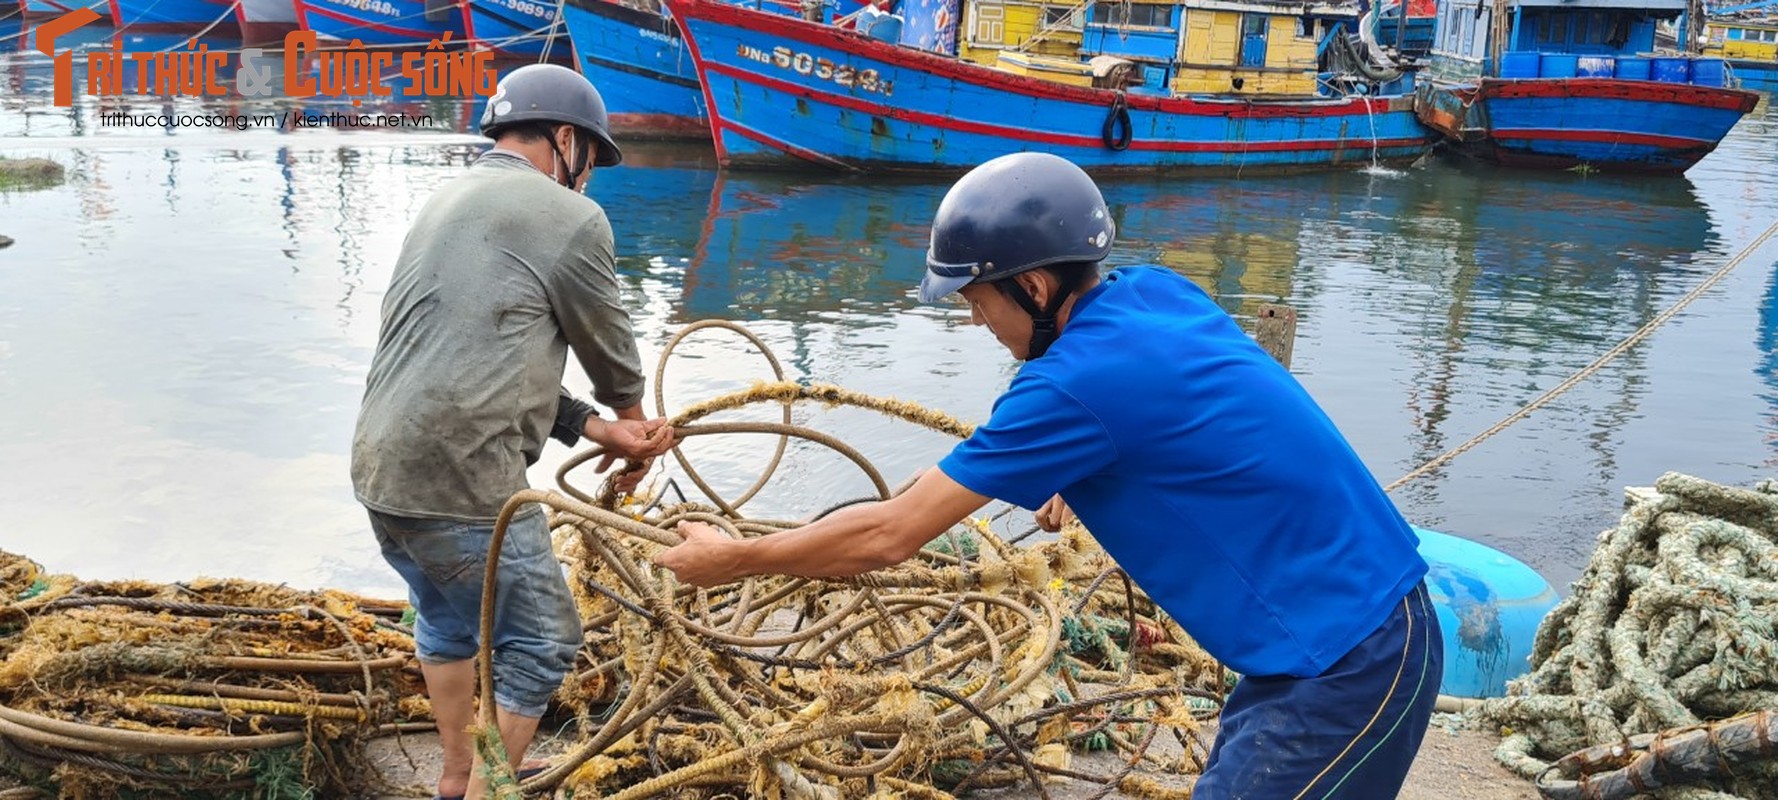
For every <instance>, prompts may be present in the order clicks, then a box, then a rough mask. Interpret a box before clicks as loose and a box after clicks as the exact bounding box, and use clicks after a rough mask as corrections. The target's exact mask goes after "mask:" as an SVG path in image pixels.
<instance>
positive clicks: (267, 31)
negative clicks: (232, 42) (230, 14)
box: [235, 0, 296, 43]
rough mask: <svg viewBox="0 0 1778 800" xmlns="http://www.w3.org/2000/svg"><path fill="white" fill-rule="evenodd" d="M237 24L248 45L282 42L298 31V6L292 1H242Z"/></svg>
mask: <svg viewBox="0 0 1778 800" xmlns="http://www.w3.org/2000/svg"><path fill="white" fill-rule="evenodd" d="M235 22H236V23H237V24H239V25H240V26H241V39H242V40H243V41H245V42H248V43H261V42H282V41H284V36H285V35H286V34H288V33H290V32H291V31H293V30H296V4H295V3H294V2H292V0H240V2H239V3H238V4H236V6H235Z"/></svg>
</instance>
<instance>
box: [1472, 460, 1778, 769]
mask: <svg viewBox="0 0 1778 800" xmlns="http://www.w3.org/2000/svg"><path fill="white" fill-rule="evenodd" d="M1655 488H1656V489H1657V490H1658V491H1659V492H1660V497H1659V499H1656V500H1652V501H1648V502H1644V503H1641V504H1639V505H1637V506H1636V507H1635V508H1634V509H1632V510H1631V511H1630V512H1629V513H1628V514H1626V515H1625V516H1624V518H1623V521H1622V523H1621V524H1620V525H1619V526H1618V527H1617V528H1616V529H1615V530H1611V531H1608V532H1606V534H1605V535H1604V536H1603V537H1602V540H1601V542H1600V544H1599V547H1598V549H1597V550H1596V551H1595V552H1594V554H1593V558H1592V561H1591V562H1590V563H1589V564H1588V566H1587V569H1586V572H1585V573H1584V574H1583V575H1582V577H1581V579H1580V580H1579V581H1577V582H1576V583H1575V585H1574V592H1573V594H1572V595H1571V596H1569V597H1568V598H1567V599H1565V600H1563V601H1562V602H1561V604H1559V605H1557V606H1556V608H1555V609H1554V610H1552V611H1551V612H1550V614H1549V616H1548V617H1547V618H1545V620H1544V623H1543V625H1542V626H1540V627H1539V628H1538V632H1537V640H1536V643H1535V646H1534V649H1533V652H1532V656H1531V660H1532V665H1533V669H1532V672H1531V673H1530V674H1528V675H1527V676H1525V677H1524V678H1521V679H1519V680H1517V681H1514V682H1512V683H1511V684H1510V685H1509V691H1508V696H1507V697H1505V698H1501V699H1497V700H1490V701H1488V702H1486V703H1484V704H1483V705H1482V708H1481V709H1480V715H1481V717H1482V718H1484V719H1486V720H1488V721H1491V722H1494V723H1498V724H1500V725H1502V726H1505V727H1507V728H1510V729H1511V730H1512V731H1513V733H1511V734H1510V735H1509V736H1508V737H1507V738H1506V740H1505V741H1504V742H1502V744H1501V746H1500V749H1499V750H1498V751H1497V753H1496V755H1497V756H1498V757H1499V758H1500V760H1501V761H1502V763H1505V764H1506V765H1507V766H1508V767H1511V768H1513V769H1514V770H1515V771H1517V772H1519V773H1520V774H1522V775H1524V776H1526V777H1528V778H1532V779H1534V780H1536V781H1537V784H1538V788H1539V790H1540V791H1542V792H1543V794H1544V796H1545V797H1549V798H1553V799H1560V800H1569V799H1570V798H1588V799H1589V800H1607V799H1609V798H1623V797H1632V796H1643V795H1646V796H1651V797H1653V798H1657V800H1736V798H1745V799H1746V800H1756V799H1763V798H1771V797H1774V796H1778V793H1775V789H1774V787H1778V483H1773V482H1770V481H1768V482H1765V483H1762V484H1760V485H1759V486H1758V487H1756V488H1755V489H1753V490H1744V489H1734V488H1729V487H1724V486H1720V485H1717V484H1714V483H1710V482H1708V481H1704V480H1701V479H1698V478H1693V477H1689V476H1685V475H1679V474H1673V473H1669V474H1667V475H1664V476H1662V477H1661V479H1660V480H1659V481H1658V482H1656V484H1655ZM1708 720H1717V722H1715V723H1713V724H1710V725H1705V724H1704V723H1705V722H1706V721H1708ZM1568 754H1572V755H1568ZM1564 756H1566V757H1564ZM1552 762H1554V763H1552ZM1639 793H1641V794H1639Z"/></svg>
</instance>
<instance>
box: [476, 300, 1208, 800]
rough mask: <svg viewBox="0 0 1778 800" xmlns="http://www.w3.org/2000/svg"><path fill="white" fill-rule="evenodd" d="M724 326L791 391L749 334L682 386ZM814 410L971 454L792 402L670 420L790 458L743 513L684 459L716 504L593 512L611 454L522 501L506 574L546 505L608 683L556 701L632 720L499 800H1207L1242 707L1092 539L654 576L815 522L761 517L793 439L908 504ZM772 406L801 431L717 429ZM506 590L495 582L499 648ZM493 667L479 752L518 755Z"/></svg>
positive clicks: (598, 721)
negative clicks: (1199, 798)
mask: <svg viewBox="0 0 1778 800" xmlns="http://www.w3.org/2000/svg"><path fill="white" fill-rule="evenodd" d="M711 326H721V327H725V328H731V329H734V330H736V331H738V332H740V333H741V334H742V335H744V336H747V337H748V338H749V340H751V341H752V342H753V343H754V345H755V346H756V347H758V348H759V350H760V351H761V352H762V353H764V354H765V356H766V358H767V359H768V360H769V361H770V362H771V364H772V367H773V369H774V373H775V375H776V376H777V377H779V378H780V379H781V378H782V371H781V370H780V369H779V368H778V365H777V361H776V359H775V358H773V357H772V356H771V354H770V351H769V350H768V349H767V348H766V347H765V346H764V345H763V343H760V342H759V341H758V339H756V338H754V337H753V336H752V335H751V334H750V333H748V332H747V331H746V330H745V329H742V328H739V327H738V326H732V325H729V324H727V323H703V324H700V325H694V326H692V327H690V328H688V329H686V330H684V331H682V332H681V333H680V334H679V336H678V337H676V338H675V339H674V340H673V341H672V342H671V343H670V344H669V346H668V348H667V351H666V353H664V354H663V355H662V361H661V364H662V367H661V372H664V370H665V365H666V363H667V359H668V358H669V357H670V356H671V353H672V350H673V347H674V346H676V345H677V344H678V343H679V342H680V341H681V340H683V338H684V337H685V336H686V335H687V334H689V333H691V332H693V331H696V330H701V329H704V328H707V327H711ZM661 372H657V375H656V386H657V389H658V387H659V386H660V381H661V378H662V375H661ZM796 403H819V404H824V405H827V406H836V405H845V406H853V407H858V408H866V409H871V410H874V411H877V412H879V413H882V414H886V415H889V416H891V417H894V418H897V419H901V420H905V421H907V422H910V423H914V424H917V425H921V426H924V427H927V428H930V429H932V430H937V431H942V432H945V433H948V434H951V435H953V436H965V435H967V434H968V433H969V430H970V427H969V426H968V425H965V424H963V423H961V422H958V421H957V420H955V419H953V418H950V417H948V416H946V415H943V414H938V413H935V412H932V411H929V410H926V409H922V408H920V407H918V406H916V405H913V404H910V403H903V402H900V401H895V400H889V399H883V398H875V397H868V396H864V395H860V394H856V393H853V392H849V391H847V390H844V389H841V388H838V387H834V386H805V385H799V384H795V383H788V382H783V381H782V380H779V381H778V382H773V383H764V384H760V385H757V386H755V387H753V388H752V389H750V390H747V391H743V392H738V393H735V394H730V395H725V396H722V397H719V398H716V399H714V400H710V401H707V402H704V403H700V404H698V405H696V406H694V407H692V408H690V409H687V410H686V411H684V412H682V413H680V414H678V415H677V416H675V417H674V418H673V419H672V424H673V425H674V427H675V430H676V432H677V433H678V435H679V436H680V437H681V439H693V438H697V437H700V436H707V435H714V434H732V433H763V434H771V435H774V436H777V437H779V443H778V446H777V449H776V451H775V452H774V454H773V457H772V459H771V463H770V465H769V466H768V467H767V468H766V470H765V473H764V474H763V475H761V476H760V478H759V479H758V480H757V481H755V482H754V483H753V485H752V487H751V488H750V489H748V490H747V491H745V492H742V493H741V494H740V495H737V496H735V497H732V498H730V497H724V496H722V495H721V494H719V493H718V492H717V491H715V490H714V489H712V488H711V487H710V486H709V484H708V482H707V481H705V480H704V478H703V476H701V475H700V474H699V473H698V472H697V470H696V469H695V467H694V466H693V465H692V464H691V463H690V461H689V460H688V459H687V458H686V457H685V455H684V452H683V450H679V451H675V455H676V456H677V457H678V458H679V459H680V465H681V467H682V469H683V471H684V473H685V476H686V477H687V478H688V479H689V480H690V481H691V482H692V483H694V484H695V485H696V486H698V487H699V488H700V489H701V490H702V491H703V492H704V495H705V501H701V502H690V501H683V499H682V501H681V502H677V503H671V504H669V503H665V502H663V501H662V499H661V498H658V497H657V498H655V499H654V500H653V501H650V502H642V501H636V502H632V503H630V504H628V505H624V504H620V503H618V502H617V498H614V497H613V496H612V495H611V493H610V490H609V487H610V486H611V481H610V480H609V479H608V480H607V482H606V484H605V486H606V489H605V490H602V491H601V492H600V493H599V495H598V496H596V497H595V496H592V495H590V494H588V493H586V492H583V491H581V490H579V489H577V488H576V487H575V486H574V485H573V484H572V483H571V482H570V481H569V480H568V475H569V473H570V472H571V471H572V470H573V469H575V468H576V467H578V466H579V465H580V464H583V463H585V462H586V461H587V460H589V459H591V458H593V457H595V456H596V455H597V452H596V451H595V452H589V453H583V454H581V455H580V456H578V457H577V458H575V459H573V460H571V461H570V462H568V463H567V464H565V465H564V466H563V468H562V470H561V471H560V472H559V473H558V482H559V484H560V486H561V487H562V490H563V491H564V492H565V493H566V496H564V495H563V494H557V493H549V492H541V491H535V490H531V491H526V492H522V493H520V494H519V495H517V496H515V497H514V498H513V499H512V501H511V502H509V503H508V504H507V506H506V508H505V509H504V510H503V512H502V516H501V523H500V524H498V525H497V526H496V534H495V541H494V543H493V544H492V545H491V546H490V554H491V556H492V557H493V558H497V557H498V552H499V548H500V542H499V540H500V538H501V537H502V536H503V535H504V528H505V522H506V521H507V520H509V519H511V517H512V516H513V515H514V514H515V513H517V512H518V511H519V510H520V509H521V508H523V507H525V506H526V505H528V504H531V503H539V504H542V505H544V506H546V507H548V508H549V509H550V510H551V512H552V524H553V526H554V530H555V532H556V534H557V536H558V537H561V538H562V540H563V542H562V544H563V548H562V550H563V552H564V554H565V558H566V559H567V560H568V562H569V564H570V566H571V572H572V579H571V584H572V586H573V588H574V590H575V593H576V596H577V600H578V602H579V604H580V610H581V614H582V618H583V620H584V621H585V624H586V629H587V631H588V643H587V647H586V657H587V668H586V670H585V671H584V672H583V673H582V674H581V675H579V676H576V677H573V678H571V679H570V681H569V682H568V684H567V686H566V687H564V689H563V692H562V693H561V694H560V695H558V699H561V700H564V701H566V702H568V703H569V704H571V705H580V706H582V707H583V708H587V707H590V706H592V705H594V704H596V703H597V702H598V701H599V700H601V699H604V698H607V697H610V699H612V700H613V701H614V702H613V703H612V704H611V705H610V706H609V707H608V708H605V709H604V710H603V711H602V712H601V713H600V714H598V715H597V716H596V717H595V716H594V715H592V714H583V715H582V719H583V720H585V722H584V723H583V724H584V725H585V729H584V731H583V736H584V740H583V741H581V742H580V743H579V745H578V746H577V747H575V748H573V750H572V752H570V753H568V754H567V755H566V756H565V757H563V758H561V759H559V760H557V761H556V762H555V763H554V764H553V766H552V767H551V768H550V769H549V770H548V771H546V772H544V773H543V774H541V775H537V776H535V777H533V778H531V779H529V780H527V781H526V782H524V783H523V784H522V785H520V784H519V783H518V782H517V781H516V780H515V779H514V776H513V775H512V773H511V771H510V770H509V769H505V768H496V774H494V775H493V776H492V781H491V783H492V785H493V790H494V793H495V796H497V797H520V796H522V795H524V794H533V793H537V792H542V791H547V790H550V789H552V788H557V789H559V792H560V795H562V796H568V797H589V796H596V797H602V798H608V799H609V800H629V799H631V798H642V797H650V796H658V795H661V794H663V793H668V792H678V793H679V794H677V795H675V796H681V797H717V796H729V797H732V796H749V797H772V798H778V797H784V798H823V799H827V798H832V799H834V800H837V799H838V798H842V797H844V798H860V797H867V796H869V797H881V798H889V797H919V798H947V797H952V796H953V795H955V794H958V793H961V792H962V791H964V790H965V789H968V788H970V787H992V786H1005V785H1011V784H1014V783H1018V782H1023V781H1029V782H1030V783H1031V784H1033V785H1034V786H1036V788H1037V790H1038V791H1039V792H1040V793H1042V794H1043V795H1044V796H1045V797H1047V796H1048V795H1047V791H1046V790H1045V789H1044V787H1043V781H1044V779H1045V778H1046V777H1049V776H1064V777H1069V778H1074V779H1079V780H1085V781H1091V782H1094V783H1098V784H1101V785H1102V787H1103V791H1102V792H1101V795H1103V794H1106V793H1109V792H1111V791H1114V790H1116V791H1122V792H1124V793H1125V794H1128V795H1134V796H1140V797H1155V798H1187V797H1189V796H1190V782H1189V780H1187V779H1183V778H1174V777H1172V776H1181V775H1190V774H1194V773H1196V772H1198V771H1201V768H1202V764H1203V759H1204V757H1205V756H1206V755H1207V746H1206V742H1205V741H1204V739H1203V737H1202V736H1201V735H1200V734H1199V731H1198V725H1199V721H1200V720H1202V719H1204V718H1207V717H1212V716H1214V715H1215V714H1216V712H1217V711H1218V709H1219V708H1220V704H1221V699H1222V697H1223V696H1224V693H1225V692H1226V690H1227V677H1226V673H1225V671H1224V670H1223V669H1222V668H1221V666H1220V665H1219V664H1217V663H1215V662H1214V661H1213V660H1212V659H1210V658H1209V657H1208V656H1206V655H1205V654H1204V653H1203V651H1202V650H1200V649H1198V648H1197V647H1196V646H1195V645H1194V644H1191V643H1190V640H1189V639H1187V638H1186V636H1185V634H1184V632H1183V631H1181V630H1180V629H1179V627H1178V626H1177V624H1175V623H1174V622H1173V621H1172V620H1170V619H1168V618H1167V617H1166V616H1165V615H1164V614H1162V613H1161V612H1160V611H1159V610H1158V609H1157V608H1156V607H1155V606H1154V604H1153V603H1152V602H1150V601H1149V600H1148V599H1147V598H1146V597H1144V596H1143V595H1142V594H1141V593H1139V592H1138V591H1136V589H1135V588H1134V586H1133V585H1132V584H1131V582H1130V581H1129V580H1128V578H1127V577H1125V576H1124V575H1123V574H1122V572H1121V571H1119V570H1118V569H1117V568H1116V567H1115V566H1114V565H1113V564H1112V563H1111V561H1110V559H1109V557H1107V556H1106V555H1105V554H1104V553H1103V552H1102V551H1100V550H1099V549H1098V547H1097V545H1095V544H1094V543H1093V542H1092V541H1091V539H1090V538H1089V537H1088V536H1087V535H1086V533H1085V531H1083V530H1081V529H1080V528H1079V527H1078V526H1073V527H1070V528H1069V529H1067V530H1065V531H1064V533H1063V535H1062V536H1061V537H1060V538H1059V539H1058V540H1055V541H1049V542H1045V543H1042V544H1038V545H1035V546H1031V547H1022V546H1020V545H1019V544H1018V543H1017V542H1016V541H1012V540H1009V539H1004V538H1002V537H1001V536H999V535H997V534H996V533H995V532H994V530H993V529H992V527H991V526H990V525H989V524H988V521H987V520H972V521H970V522H968V523H966V524H964V525H961V526H959V527H958V528H957V529H953V530H952V531H951V532H949V533H947V534H945V535H944V536H941V537H940V539H939V540H938V541H937V542H936V543H935V544H934V545H932V546H929V547H928V548H927V549H926V550H924V551H922V552H921V554H920V555H919V556H918V557H916V558H914V559H911V560H909V561H907V562H905V563H902V564H900V565H898V566H896V567H894V568H890V569H885V570H880V571H877V572H873V573H869V574H867V575H863V576H860V577H858V578H855V579H848V580H807V579H799V578H787V577H755V578H750V579H747V580H744V581H741V582H738V583H735V584H731V585H727V586H723V587H720V588H717V589H713V590H700V589H694V588H692V587H687V586H679V585H677V584H676V583H675V581H674V579H673V576H672V573H671V572H668V571H666V570H661V569H658V568H656V567H655V566H654V565H653V564H652V563H651V556H652V555H653V554H654V553H657V552H659V551H660V550H661V549H662V548H663V547H667V546H671V545H673V544H677V543H678V541H679V537H678V535H677V534H675V533H674V532H673V527H674V525H676V524H677V523H678V522H680V521H682V520H699V521H704V522H708V523H711V524H714V525H717V526H719V527H721V528H723V529H724V530H726V531H727V532H728V533H729V535H731V536H737V537H751V536H766V535H771V534H773V533H776V532H778V531H783V530H787V529H791V528H794V527H797V526H798V525H800V524H802V523H800V522H794V521H786V520H771V519H757V518H750V517H748V516H746V515H745V514H744V513H743V512H742V508H743V507H744V505H745V504H746V503H747V502H748V501H749V500H750V499H752V498H753V497H754V496H755V495H756V494H757V493H758V492H759V491H760V489H761V488H762V487H764V486H765V485H766V483H767V481H768V480H769V479H770V477H771V473H772V471H773V470H775V469H776V468H777V466H778V464H779V463H780V461H781V459H782V457H783V455H784V452H785V441H786V440H787V439H792V438H794V439H802V440H805V441H808V442H813V443H815V444H818V445H822V446H825V447H827V448H831V449H833V450H834V451H836V452H838V453H840V454H841V455H843V456H845V457H846V458H847V459H849V460H850V461H851V462H853V463H854V464H856V465H857V466H858V468H859V469H860V470H861V471H863V473H864V474H865V475H866V477H868V479H869V480H870V482H871V484H872V485H873V486H874V487H875V490H876V498H871V499H877V498H887V497H889V496H890V495H891V493H892V491H891V489H890V487H889V485H888V484H887V482H886V481H885V480H884V479H883V477H882V475H881V474H880V473H879V472H878V471H877V470H876V468H875V467H873V466H872V465H871V463H870V461H869V460H868V459H866V458H865V457H864V456H863V455H862V454H860V453H859V452H858V451H857V450H855V449H853V448H851V447H849V446H848V445H846V444H845V443H843V442H841V441H839V440H837V439H835V438H833V437H831V436H828V435H826V434H823V433H820V432H819V431H815V430H812V429H809V428H807V427H805V426H801V425H797V424H793V423H792V422H791V421H790V420H791V407H792V406H793V405H794V404H796ZM663 404H664V401H663ZM757 404H767V405H780V406H782V407H783V409H784V412H783V421H781V422H720V423H711V422H700V420H702V419H703V418H705V417H707V416H710V415H712V414H715V413H718V412H720V411H725V410H730V409H736V408H741V407H743V406H748V405H757ZM842 505H844V504H842ZM830 510H831V509H830ZM817 516H819V515H817ZM494 568H495V565H494V564H492V563H491V564H490V572H489V576H488V577H489V581H488V582H487V583H485V584H484V587H485V589H484V591H485V592H487V593H488V594H487V596H486V597H484V603H485V604H484V608H483V625H484V636H483V641H484V642H485V641H488V636H487V635H486V632H487V628H488V627H489V626H490V625H491V617H492V609H493V605H492V604H493V602H494V598H493V595H492V591H493V586H494V584H493V582H492V577H493V575H492V573H493V569H494ZM481 662H482V664H483V665H484V670H483V676H482V686H483V695H482V708H483V717H482V723H481V726H480V730H479V734H480V735H479V736H478V746H479V747H480V748H481V750H482V752H483V753H487V754H498V753H501V752H503V750H502V748H501V747H500V745H499V742H498V734H497V731H496V729H495V727H494V726H493V725H492V713H491V709H492V707H493V703H492V697H491V692H490V688H491V680H490V676H489V675H488V674H487V669H486V665H487V664H488V663H489V658H488V653H487V651H486V650H485V649H484V651H483V653H482V659H481ZM1163 734H1166V735H1168V736H1170V737H1172V738H1174V739H1175V740H1176V742H1177V743H1178V745H1179V749H1178V750H1175V751H1173V755H1171V756H1162V755H1159V754H1157V752H1155V751H1154V748H1153V747H1152V746H1153V745H1154V743H1155V741H1156V740H1157V738H1158V737H1160V736H1161V735H1163ZM1083 749H1084V750H1092V749H1100V750H1111V749H1115V750H1118V751H1121V753H1122V754H1123V755H1124V760H1123V762H1122V766H1121V768H1120V769H1118V770H1116V771H1113V772H1111V773H1109V774H1094V773H1089V772H1086V771H1083V770H1080V769H1076V768H1075V767H1074V766H1073V765H1072V764H1071V760H1070V754H1071V752H1074V751H1077V750H1083ZM490 760H493V761H503V759H490Z"/></svg>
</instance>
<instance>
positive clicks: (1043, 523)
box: [1037, 495, 1074, 533]
mask: <svg viewBox="0 0 1778 800" xmlns="http://www.w3.org/2000/svg"><path fill="white" fill-rule="evenodd" d="M1073 518H1074V511H1073V510H1072V509H1070V508H1068V504H1067V503H1065V502H1063V501H1062V496H1061V495H1056V496H1055V497H1052V498H1050V500H1049V502H1047V503H1044V504H1043V507H1042V508H1039V509H1037V527H1039V528H1042V529H1044V530H1046V531H1049V532H1050V533H1055V532H1056V531H1059V530H1061V529H1062V526H1063V525H1066V524H1068V520H1070V519H1073Z"/></svg>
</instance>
